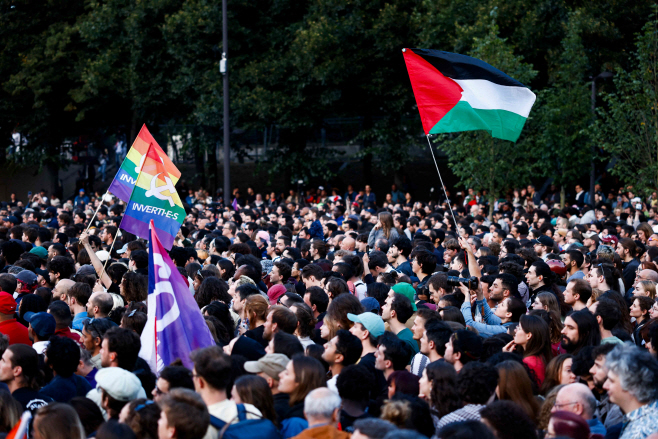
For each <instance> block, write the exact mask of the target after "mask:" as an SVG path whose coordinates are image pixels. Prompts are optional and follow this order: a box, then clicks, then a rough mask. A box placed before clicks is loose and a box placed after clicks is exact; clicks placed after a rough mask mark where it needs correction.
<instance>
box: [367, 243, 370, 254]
mask: <svg viewBox="0 0 658 439" xmlns="http://www.w3.org/2000/svg"><path fill="white" fill-rule="evenodd" d="M366 254H367V255H369V254H370V246H369V245H366Z"/></svg>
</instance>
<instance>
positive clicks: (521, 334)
mask: <svg viewBox="0 0 658 439" xmlns="http://www.w3.org/2000/svg"><path fill="white" fill-rule="evenodd" d="M531 337H532V334H529V333H527V332H525V331H524V330H523V327H522V326H521V325H518V326H517V327H516V331H515V332H514V343H516V344H517V345H519V346H523V347H525V345H526V344H528V341H529V340H530V338H531Z"/></svg>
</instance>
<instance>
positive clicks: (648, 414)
mask: <svg viewBox="0 0 658 439" xmlns="http://www.w3.org/2000/svg"><path fill="white" fill-rule="evenodd" d="M656 431H658V402H657V401H654V402H652V403H649V404H647V405H643V406H642V407H640V408H639V409H636V410H633V411H632V412H630V413H628V414H627V415H626V416H624V426H623V427H622V430H621V436H619V439H644V438H646V437H647V436H649V435H650V434H651V433H655V432H656Z"/></svg>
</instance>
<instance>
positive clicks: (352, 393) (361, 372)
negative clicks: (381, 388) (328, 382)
mask: <svg viewBox="0 0 658 439" xmlns="http://www.w3.org/2000/svg"><path fill="white" fill-rule="evenodd" d="M374 384H375V377H374V376H373V374H372V372H370V371H369V370H368V369H367V368H366V367H365V366H363V365H360V364H352V365H350V366H347V367H345V368H344V369H343V370H342V371H341V372H340V374H339V375H338V378H337V380H336V388H337V389H338V394H339V395H340V397H341V398H342V399H347V400H349V401H360V402H363V403H364V404H365V403H367V402H368V399H369V396H370V390H371V389H372V387H373V386H374Z"/></svg>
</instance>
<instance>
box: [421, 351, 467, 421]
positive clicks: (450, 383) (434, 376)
mask: <svg viewBox="0 0 658 439" xmlns="http://www.w3.org/2000/svg"><path fill="white" fill-rule="evenodd" d="M425 371H426V373H427V378H428V379H429V380H430V381H431V382H432V391H431V392H430V408H431V410H432V412H433V413H434V414H435V415H436V416H438V417H440V418H441V417H443V416H445V415H447V414H448V413H452V412H454V411H455V410H457V409H460V408H461V407H462V406H463V404H462V400H461V397H460V396H459V392H458V391H457V372H455V368H454V367H452V365H451V364H450V363H446V362H444V361H434V362H433V363H430V364H428V365H427V367H426V368H425Z"/></svg>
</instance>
